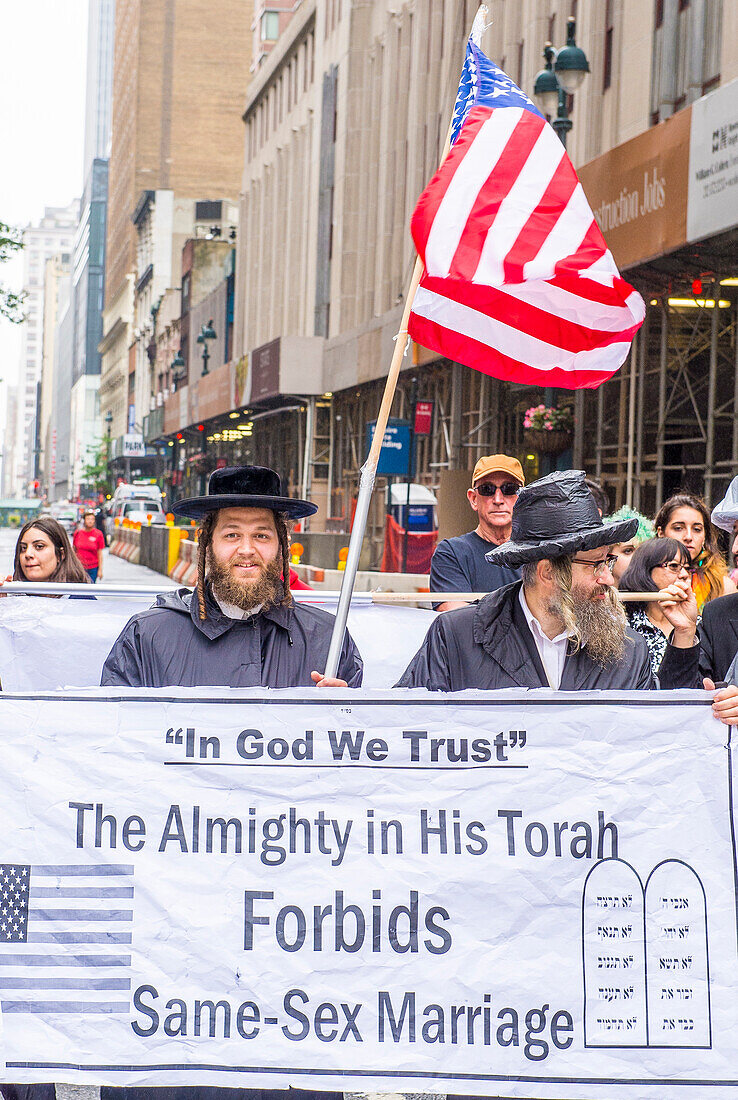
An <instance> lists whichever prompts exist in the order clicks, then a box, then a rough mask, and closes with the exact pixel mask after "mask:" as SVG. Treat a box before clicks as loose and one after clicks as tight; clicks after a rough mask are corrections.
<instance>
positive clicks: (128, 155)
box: [100, 0, 252, 440]
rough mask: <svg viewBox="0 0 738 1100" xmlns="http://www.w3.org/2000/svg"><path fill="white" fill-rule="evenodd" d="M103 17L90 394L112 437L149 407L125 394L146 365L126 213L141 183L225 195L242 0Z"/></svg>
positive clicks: (144, 1) (240, 84) (229, 185)
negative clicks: (104, 181)
mask: <svg viewBox="0 0 738 1100" xmlns="http://www.w3.org/2000/svg"><path fill="white" fill-rule="evenodd" d="M115 17H116V23H115V53H114V65H113V107H112V147H111V154H110V191H109V206H108V237H107V257H106V277H105V312H104V330H103V338H102V341H101V353H102V377H101V384H100V395H101V396H100V405H101V415H102V417H103V420H104V419H105V416H106V414H107V413H108V412H110V413H111V414H112V417H113V420H112V425H111V428H112V431H111V434H112V437H113V440H116V439H117V440H120V439H121V437H122V436H123V434H124V433H125V432H126V431H127V430H128V429H129V427H130V429H131V431H134V430H135V431H138V432H140V431H141V425H142V419H143V416H145V415H147V414H148V412H149V411H150V410H149V407H148V403H146V407H142V408H137V407H136V400H135V398H136V393H137V392H138V393H139V395H140V398H141V399H142V400H143V397H142V395H143V391H144V389H145V386H144V384H143V382H142V380H141V379H139V381H138V382H137V381H136V377H135V376H136V371H137V369H138V370H139V371H140V370H142V369H146V371H147V372H148V363H147V362H146V361H145V357H142V355H141V354H140V352H139V350H137V346H136V345H137V342H140V341H141V340H142V339H143V338H145V337H147V336H149V335H150V334H147V333H143V329H142V326H140V325H139V326H136V325H135V324H134V313H135V305H134V300H133V293H132V292H133V290H134V288H135V286H136V285H137V283H138V281H139V280H140V278H141V277H142V275H143V274H144V272H143V271H138V268H137V234H136V226H135V224H134V222H133V220H132V219H133V215H134V213H135V210H136V206H137V203H138V202H139V200H140V197H141V195H142V194H143V193H144V192H149V191H157V190H161V191H168V192H171V193H172V194H173V195H176V196H177V199H178V200H179V199H195V200H206V199H210V198H213V199H220V198H222V197H229V198H231V199H234V200H235V199H236V198H237V196H238V192H239V187H240V181H241V172H242V161H243V155H242V146H243V141H242V123H241V117H240V116H241V113H242V110H243V97H244V91H245V88H246V84H247V81H248V70H249V62H250V58H251V21H252V5H251V3H250V2H248V0H247V2H245V3H244V0H189V2H188V3H187V4H186V5H184V4H180V5H175V4H173V3H171V0H118V3H117V5H116V13H115ZM177 274H179V273H178V272H177ZM152 304H153V303H152ZM137 331H138V333H139V335H138V341H137V339H136V332H137ZM139 403H140V402H139Z"/></svg>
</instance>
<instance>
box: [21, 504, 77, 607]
mask: <svg viewBox="0 0 738 1100" xmlns="http://www.w3.org/2000/svg"><path fill="white" fill-rule="evenodd" d="M5 579H6V580H8V581H36V582H39V583H40V582H41V581H45V582H49V581H51V582H58V583H64V582H76V583H77V584H85V583H86V584H89V583H90V578H89V577H88V576H87V573H86V571H85V568H84V566H83V565H82V562H81V561H80V560H79V558H78V557H77V555H76V553H75V552H74V550H73V549H72V547H71V545H70V542H69V536H68V535H67V532H66V531H65V530H64V528H63V527H62V525H61V524H60V523H58V522H57V521H56V520H55V519H54V518H53V517H52V516H37V517H36V519H32V520H29V521H28V523H26V524H24V526H23V527H21V529H20V533H19V535H18V541H17V542H16V544H15V559H14V561H13V575H12V576H11V577H6V578H5ZM84 598H85V599H86V598H87V597H84ZM90 598H91V599H94V597H90Z"/></svg>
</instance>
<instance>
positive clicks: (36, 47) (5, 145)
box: [0, 0, 87, 435]
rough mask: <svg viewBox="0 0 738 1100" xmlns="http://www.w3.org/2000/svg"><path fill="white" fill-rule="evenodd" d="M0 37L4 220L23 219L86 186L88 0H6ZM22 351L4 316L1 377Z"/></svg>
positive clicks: (12, 369) (13, 274) (18, 270)
mask: <svg viewBox="0 0 738 1100" xmlns="http://www.w3.org/2000/svg"><path fill="white" fill-rule="evenodd" d="M0 39H2V42H3V51H2V64H0V221H2V222H6V223H10V224H14V225H19V226H24V225H27V224H28V223H29V222H33V221H37V220H38V219H39V218H40V217H41V216H42V215H43V212H44V207H45V206H66V205H67V204H68V203H69V202H71V200H72V199H74V198H78V197H79V195H80V194H81V191H82V158H83V143H84V98H85V68H86V63H87V0H22V2H21V3H6V4H1V5H0ZM22 279H23V271H22V262H19V261H17V260H16V261H14V262H13V263H12V264H3V265H1V266H0V282H2V283H3V285H5V286H7V285H11V286H12V287H13V288H14V289H20V286H21V283H22ZM19 353H20V332H19V327H18V326H15V325H10V324H8V322H7V321H4V320H3V319H2V318H0V379H3V380H4V381H7V382H10V383H11V384H12V383H14V382H15V381H16V379H17V372H18V356H19ZM4 426H5V425H4V417H3V420H2V421H0V435H1V434H2V431H3V429H4Z"/></svg>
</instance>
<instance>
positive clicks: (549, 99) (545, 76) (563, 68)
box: [533, 16, 589, 148]
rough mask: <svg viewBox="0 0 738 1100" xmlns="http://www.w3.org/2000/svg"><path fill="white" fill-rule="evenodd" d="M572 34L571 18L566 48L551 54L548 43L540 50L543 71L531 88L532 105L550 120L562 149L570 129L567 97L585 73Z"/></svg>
mask: <svg viewBox="0 0 738 1100" xmlns="http://www.w3.org/2000/svg"><path fill="white" fill-rule="evenodd" d="M575 32H576V21H575V19H574V17H573V16H571V18H570V19H569V20H567V24H566V45H565V46H563V47H562V48H561V49H560V50H555V49H554V47H553V46H552V45H551V43H550V42H547V43H546V45H545V47H544V50H543V57H544V60H545V62H546V67H545V68H544V69H541V71H540V72H539V73H538V75H537V76H536V79H535V84H534V85H533V95H534V96H535V98H536V102H537V103H538V106H539V107H540V108H541V110H542V111H543V113H544V114H545V115H548V116H549V118H551V125H552V126H553V128H554V130H555V131H556V133H557V134H558V137H559V140H560V141H561V144H562V145H563V146H564V148H566V135H567V134H568V133H569V131H570V130H571V127H572V121H571V119H570V118H569V109H568V106H567V96H570V95H574V92H576V91H577V89H578V88H579V87H580V86H581V84H582V81H583V80H584V78H585V76H586V75H587V73H588V72H589V61H588V60H587V55H586V54H585V52H584V50H582V49H580V48H579V46H577V44H576V41H575V37H574V36H575ZM552 116H553V117H552Z"/></svg>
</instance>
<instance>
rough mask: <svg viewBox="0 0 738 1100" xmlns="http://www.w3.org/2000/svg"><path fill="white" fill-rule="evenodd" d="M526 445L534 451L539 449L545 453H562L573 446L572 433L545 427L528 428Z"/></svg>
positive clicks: (526, 430) (539, 451) (540, 452)
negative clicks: (550, 429) (548, 429)
mask: <svg viewBox="0 0 738 1100" xmlns="http://www.w3.org/2000/svg"><path fill="white" fill-rule="evenodd" d="M524 435H525V445H526V447H530V449H531V450H532V451H538V453H539V454H544V455H560V454H561V453H562V452H563V451H566V450H568V448H569V447H571V441H572V433H571V432H570V431H557V430H556V429H555V428H554V429H553V430H552V431H550V432H549V431H547V430H546V429H545V428H526V429H525V433H524Z"/></svg>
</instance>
